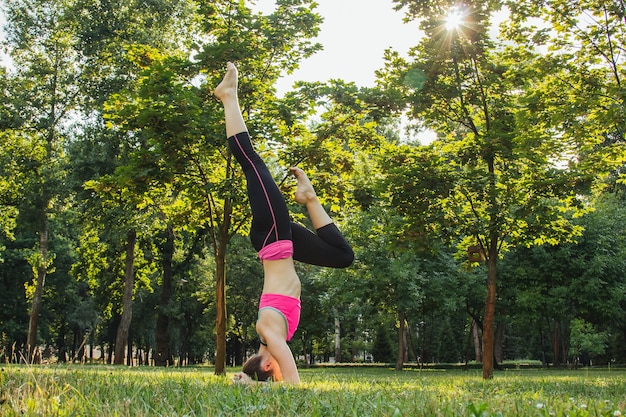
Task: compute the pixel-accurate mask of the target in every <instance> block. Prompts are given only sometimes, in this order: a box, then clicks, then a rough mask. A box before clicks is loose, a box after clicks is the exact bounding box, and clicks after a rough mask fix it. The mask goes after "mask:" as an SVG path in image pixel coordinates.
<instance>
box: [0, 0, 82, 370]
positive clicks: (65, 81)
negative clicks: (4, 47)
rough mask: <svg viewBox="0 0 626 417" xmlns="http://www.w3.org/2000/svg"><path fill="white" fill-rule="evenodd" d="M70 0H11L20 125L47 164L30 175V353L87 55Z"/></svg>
mask: <svg viewBox="0 0 626 417" xmlns="http://www.w3.org/2000/svg"><path fill="white" fill-rule="evenodd" d="M67 12H68V4H67V2H65V1H56V0H54V1H44V2H35V1H29V0H15V1H9V2H8V3H7V9H6V16H7V23H8V36H7V41H8V45H9V47H10V49H9V54H10V56H11V59H12V62H13V64H14V65H15V66H16V67H17V68H19V71H18V73H17V75H16V78H17V79H19V80H20V83H21V85H22V86H24V87H26V88H25V89H23V90H16V91H15V93H16V94H17V96H16V97H15V98H14V103H18V104H17V106H19V110H20V113H19V114H20V119H21V124H20V125H19V126H15V128H16V129H19V131H21V132H23V133H24V134H26V135H27V137H28V140H29V141H30V142H31V143H32V144H33V145H32V146H36V147H40V149H41V151H42V152H43V157H42V158H41V164H39V165H37V166H34V167H33V170H32V171H31V172H30V175H33V177H34V178H35V180H34V181H33V182H32V184H33V187H32V188H29V189H27V190H25V191H26V192H27V193H29V197H28V198H29V200H30V201H31V202H32V207H33V221H34V222H36V224H37V235H38V242H37V243H36V245H35V246H36V251H34V252H32V254H31V256H30V257H29V262H30V263H31V265H32V267H33V272H34V280H33V288H34V290H33V292H32V302H31V309H30V321H29V328H28V337H27V342H26V347H27V357H26V359H27V360H28V361H29V362H30V361H32V359H33V355H34V353H35V348H36V346H37V330H38V320H39V313H40V310H41V302H42V296H43V291H44V285H45V280H46V275H47V274H48V272H49V271H50V269H51V267H52V264H53V260H54V254H52V253H50V252H49V249H48V246H49V239H50V237H51V236H50V234H51V230H50V228H49V216H50V213H51V211H52V210H53V203H54V202H55V200H56V199H57V198H59V197H60V195H59V193H60V188H59V187H60V184H61V182H62V177H63V175H64V174H63V158H64V156H63V142H64V140H65V137H64V135H63V127H64V124H66V123H67V122H68V121H69V119H70V118H71V116H72V112H73V111H74V110H76V108H77V105H78V102H77V98H78V95H77V91H78V85H77V84H78V78H77V62H80V61H81V56H80V54H79V53H78V52H77V50H76V49H75V48H74V45H75V38H74V37H73V34H72V31H71V19H69V18H68V13H67Z"/></svg>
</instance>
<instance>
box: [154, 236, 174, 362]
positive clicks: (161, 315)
mask: <svg viewBox="0 0 626 417" xmlns="http://www.w3.org/2000/svg"><path fill="white" fill-rule="evenodd" d="M162 256H163V260H162V266H163V283H162V284H161V302H160V305H159V309H158V314H157V322H156V337H155V338H156V349H155V350H156V351H155V355H154V364H155V365H156V366H168V365H171V364H172V354H171V352H170V332H169V323H170V318H169V316H168V315H167V313H166V311H167V307H168V305H169V303H170V300H171V298H172V294H173V293H174V286H173V285H172V278H173V275H174V273H173V270H172V258H173V256H174V229H173V228H172V225H171V224H168V225H167V230H166V239H165V244H164V245H163V248H162Z"/></svg>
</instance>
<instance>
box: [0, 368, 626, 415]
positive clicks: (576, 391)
mask: <svg viewBox="0 0 626 417" xmlns="http://www.w3.org/2000/svg"><path fill="white" fill-rule="evenodd" d="M231 375H232V374H229V375H228V376H227V377H226V378H221V377H216V376H214V375H213V370H212V369H211V368H208V367H207V368H202V367H199V368H184V369H175V368H168V369H162V368H147V367H146V368H143V367H142V368H125V367H107V366H95V365H91V366H78V365H57V366H36V367H28V366H23V365H4V367H3V368H2V370H1V372H0V402H1V404H0V415H1V416H35V415H43V416H359V417H360V416H622V415H626V370H623V369H621V370H607V369H604V370H595V369H581V370H570V371H565V370H508V371H501V372H496V374H495V378H494V379H493V380H490V381H484V380H483V379H482V377H481V373H480V371H477V370H469V371H465V372H464V371H457V370H452V371H451V370H446V371H443V370H428V371H425V370H422V371H420V370H408V371H403V372H394V371H393V370H391V369H384V368H358V367H355V368H319V369H310V370H309V369H303V370H301V377H302V380H303V383H302V385H301V386H299V387H287V386H284V385H281V384H269V385H264V386H257V387H248V386H238V385H232V384H231V383H230V376H231Z"/></svg>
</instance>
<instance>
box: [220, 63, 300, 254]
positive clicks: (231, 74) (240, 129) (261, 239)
mask: <svg viewBox="0 0 626 417" xmlns="http://www.w3.org/2000/svg"><path fill="white" fill-rule="evenodd" d="M237 76H238V74H237V68H236V67H235V66H234V65H233V64H232V63H231V62H229V63H227V64H226V75H225V76H224V79H223V80H222V82H221V83H220V84H219V85H218V86H217V88H216V89H215V92H214V94H215V96H216V97H217V98H218V99H220V100H221V102H222V104H223V106H224V116H225V120H226V135H227V137H228V146H229V148H230V150H231V152H232V153H233V155H234V156H235V159H237V161H238V162H239V164H240V165H241V168H242V170H243V172H244V174H245V176H246V183H247V191H248V199H249V201H250V208H251V210H252V229H251V231H250V239H251V240H252V244H253V246H254V248H255V249H256V250H257V251H259V250H261V249H262V248H263V247H264V246H266V245H268V244H270V243H273V242H275V241H277V240H291V227H290V220H289V211H288V210H287V205H286V203H285V199H284V197H283V195H282V193H281V192H280V190H279V189H278V186H277V185H276V182H275V181H274V178H273V177H272V175H271V174H270V172H269V170H268V169H267V166H266V165H265V163H264V162H263V160H262V159H261V157H260V156H259V154H258V153H257V152H256V151H255V150H254V147H253V146H252V143H251V141H250V135H249V134H248V131H247V127H246V124H245V121H244V119H243V115H242V114H241V109H240V107H239V99H238V96H237Z"/></svg>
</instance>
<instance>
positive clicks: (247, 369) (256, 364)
mask: <svg viewBox="0 0 626 417" xmlns="http://www.w3.org/2000/svg"><path fill="white" fill-rule="evenodd" d="M262 362H263V357H262V356H259V355H254V356H252V357H251V358H250V359H248V360H247V361H246V363H244V364H243V369H242V371H243V372H244V373H246V374H248V376H249V377H250V378H252V379H253V380H255V381H267V380H268V379H273V377H274V370H273V369H271V368H270V369H268V370H267V371H265V370H263V364H262Z"/></svg>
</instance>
